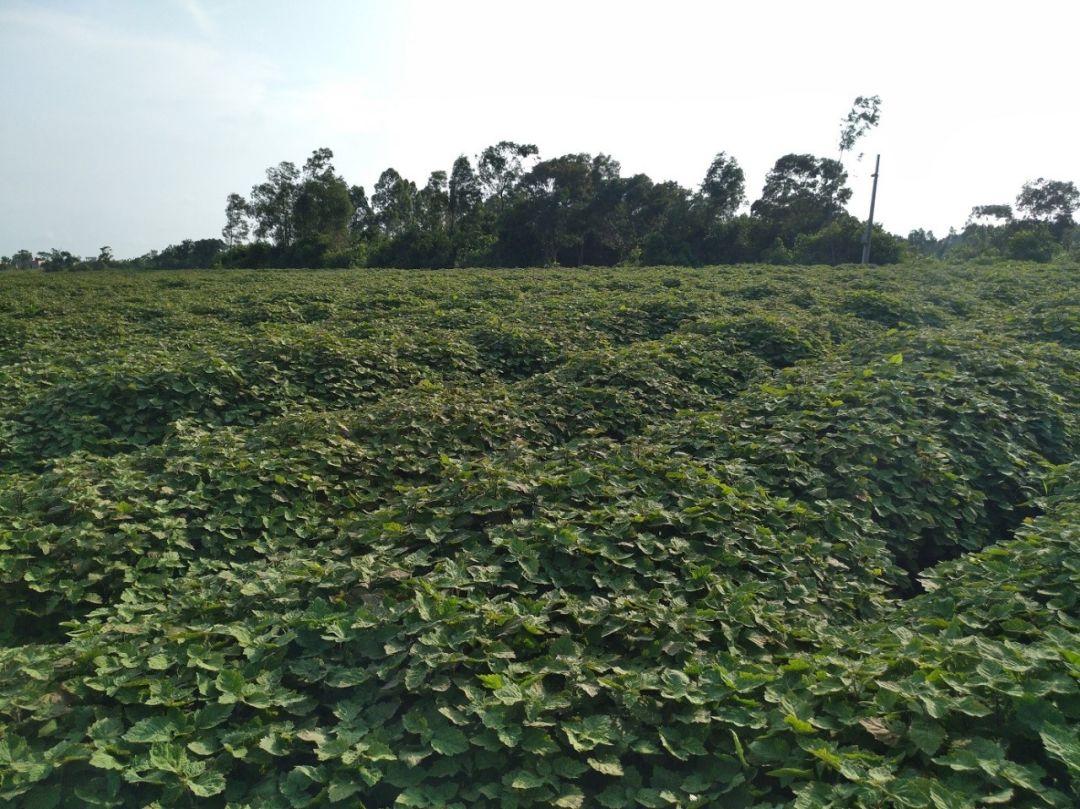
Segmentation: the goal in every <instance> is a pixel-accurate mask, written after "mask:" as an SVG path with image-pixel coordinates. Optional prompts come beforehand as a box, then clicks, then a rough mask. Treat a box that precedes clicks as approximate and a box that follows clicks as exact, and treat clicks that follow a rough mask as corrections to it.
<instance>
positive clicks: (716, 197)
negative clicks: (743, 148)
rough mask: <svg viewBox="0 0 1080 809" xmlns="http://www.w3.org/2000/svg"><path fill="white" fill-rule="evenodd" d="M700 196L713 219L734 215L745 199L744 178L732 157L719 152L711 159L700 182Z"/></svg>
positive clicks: (727, 217)
mask: <svg viewBox="0 0 1080 809" xmlns="http://www.w3.org/2000/svg"><path fill="white" fill-rule="evenodd" d="M701 196H702V198H703V199H704V200H705V204H706V206H707V207H708V209H709V212H710V214H711V215H712V216H713V217H715V218H720V219H729V218H730V217H732V216H734V215H735V211H737V210H738V209H739V206H740V205H742V203H743V201H744V200H745V199H746V176H745V175H744V174H743V170H742V168H741V167H740V166H739V163H738V161H737V160H736V159H735V158H734V157H731V156H730V155H728V154H727V153H726V152H720V153H719V154H717V155H716V157H714V158H713V161H712V163H711V164H709V169H708V171H706V172H705V179H704V180H702V182H701Z"/></svg>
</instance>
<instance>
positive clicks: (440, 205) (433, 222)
mask: <svg viewBox="0 0 1080 809" xmlns="http://www.w3.org/2000/svg"><path fill="white" fill-rule="evenodd" d="M416 202H417V218H418V219H419V223H420V227H422V228H424V229H425V230H428V231H436V232H438V231H444V230H446V229H447V227H448V226H449V211H450V194H449V192H448V190H447V180H446V172H445V171H433V172H431V176H430V177H428V181H427V185H425V186H424V187H423V188H422V189H420V193H419V194H417V197H416Z"/></svg>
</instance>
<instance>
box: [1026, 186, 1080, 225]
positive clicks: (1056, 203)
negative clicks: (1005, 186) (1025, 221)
mask: <svg viewBox="0 0 1080 809" xmlns="http://www.w3.org/2000/svg"><path fill="white" fill-rule="evenodd" d="M1016 207H1017V209H1018V210H1020V211H1023V212H1024V213H1026V214H1027V215H1028V218H1030V219H1036V220H1039V221H1041V222H1052V223H1054V224H1063V225H1069V224H1072V221H1073V218H1072V216H1073V214H1074V213H1075V212H1076V209H1077V208H1078V207H1080V191H1078V190H1077V188H1076V184H1075V183H1072V182H1064V181H1062V180H1047V179H1045V178H1043V177H1040V178H1039V179H1037V180H1032V181H1031V182H1028V183H1024V187H1023V188H1022V189H1021V190H1020V194H1019V195H1018V196H1017V197H1016Z"/></svg>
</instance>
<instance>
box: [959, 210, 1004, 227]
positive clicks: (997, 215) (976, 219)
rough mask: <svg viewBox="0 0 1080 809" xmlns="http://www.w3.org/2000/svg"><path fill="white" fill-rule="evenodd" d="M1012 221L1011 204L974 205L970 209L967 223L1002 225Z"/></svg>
mask: <svg viewBox="0 0 1080 809" xmlns="http://www.w3.org/2000/svg"><path fill="white" fill-rule="evenodd" d="M1011 221H1013V209H1012V206H1011V205H976V206H975V207H974V208H972V209H971V213H970V214H969V215H968V218H967V222H966V224H968V225H987V224H989V225H1004V224H1008V223H1009V222H1011Z"/></svg>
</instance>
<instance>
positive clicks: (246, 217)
mask: <svg viewBox="0 0 1080 809" xmlns="http://www.w3.org/2000/svg"><path fill="white" fill-rule="evenodd" d="M250 216H251V208H250V207H249V206H248V202H247V200H246V199H244V198H243V197H242V196H241V195H240V194H235V193H234V194H229V196H228V199H226V200H225V227H223V228H222V229H221V235H222V237H223V238H224V239H225V243H226V244H227V245H229V246H230V247H232V246H234V245H238V244H243V243H244V242H246V241H247V239H248V234H249V233H250V232H251V222H250Z"/></svg>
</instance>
